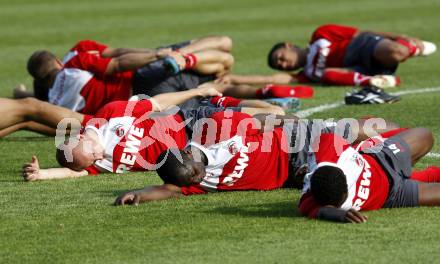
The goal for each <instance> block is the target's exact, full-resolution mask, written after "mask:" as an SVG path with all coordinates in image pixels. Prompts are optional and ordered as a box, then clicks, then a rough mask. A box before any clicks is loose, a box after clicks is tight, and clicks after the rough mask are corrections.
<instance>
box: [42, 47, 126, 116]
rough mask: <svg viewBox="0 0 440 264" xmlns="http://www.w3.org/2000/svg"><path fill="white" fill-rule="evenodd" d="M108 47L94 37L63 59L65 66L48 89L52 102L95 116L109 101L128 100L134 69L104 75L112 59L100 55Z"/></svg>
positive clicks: (72, 50) (74, 48)
mask: <svg viewBox="0 0 440 264" xmlns="http://www.w3.org/2000/svg"><path fill="white" fill-rule="evenodd" d="M106 48H107V46H105V45H103V44H100V43H97V42H95V41H92V40H83V41H80V42H78V43H77V44H76V45H75V46H74V47H73V48H72V49H71V50H70V51H69V53H67V55H66V56H65V57H64V59H63V64H64V68H63V70H62V71H61V72H59V73H58V74H57V76H56V78H55V82H54V85H53V87H52V88H51V89H50V90H49V102H50V103H52V104H55V105H60V106H63V107H66V108H69V109H71V110H73V111H77V112H80V113H83V114H90V115H93V114H95V113H96V112H97V111H98V110H99V109H101V108H102V107H103V106H104V105H105V104H107V103H109V102H112V101H117V100H128V98H129V97H130V94H131V79H132V72H131V71H126V72H121V73H116V74H114V75H112V76H105V71H106V69H107V66H108V63H109V62H110V60H111V59H110V58H103V57H101V53H102V52H103V51H104V50H105V49H106Z"/></svg>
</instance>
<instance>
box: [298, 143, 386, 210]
mask: <svg viewBox="0 0 440 264" xmlns="http://www.w3.org/2000/svg"><path fill="white" fill-rule="evenodd" d="M314 151H315V158H316V162H313V163H314V164H309V168H310V170H311V172H310V173H308V174H307V175H306V177H305V179H304V189H303V196H302V197H301V200H300V204H299V209H300V212H301V214H303V215H306V216H309V217H313V218H316V216H317V213H318V210H319V208H320V207H321V206H322V205H320V204H318V203H317V202H316V201H315V200H314V199H313V196H312V195H311V193H310V177H311V175H312V174H313V172H314V171H315V170H316V168H318V167H319V166H323V165H329V166H336V167H338V168H340V169H341V170H342V171H343V172H344V174H345V176H346V178H347V186H348V197H347V199H346V200H345V202H344V203H343V205H342V206H341V208H342V209H345V210H348V209H350V208H354V209H355V210H358V211H360V210H376V209H379V208H382V206H383V204H384V203H385V201H386V199H387V197H388V188H389V182H388V177H387V175H386V173H385V171H384V170H383V169H382V167H381V166H380V164H379V163H378V162H377V161H376V160H375V159H374V158H373V157H372V156H369V155H366V154H360V153H359V152H358V151H357V150H355V149H354V148H353V147H351V146H350V145H349V144H348V142H347V141H346V140H345V139H343V138H341V137H339V136H337V135H335V134H322V135H321V137H320V140H319V143H318V144H317V145H315V146H314Z"/></svg>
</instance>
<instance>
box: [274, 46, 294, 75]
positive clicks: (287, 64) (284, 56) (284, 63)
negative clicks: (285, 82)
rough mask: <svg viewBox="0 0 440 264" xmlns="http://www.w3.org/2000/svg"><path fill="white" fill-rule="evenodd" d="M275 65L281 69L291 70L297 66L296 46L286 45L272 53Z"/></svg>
mask: <svg viewBox="0 0 440 264" xmlns="http://www.w3.org/2000/svg"><path fill="white" fill-rule="evenodd" d="M273 56H274V59H275V65H276V67H277V68H278V69H280V70H283V71H293V70H296V69H297V68H298V56H299V54H298V50H297V48H296V47H291V46H286V47H283V48H280V49H278V50H277V51H276V52H274V54H273Z"/></svg>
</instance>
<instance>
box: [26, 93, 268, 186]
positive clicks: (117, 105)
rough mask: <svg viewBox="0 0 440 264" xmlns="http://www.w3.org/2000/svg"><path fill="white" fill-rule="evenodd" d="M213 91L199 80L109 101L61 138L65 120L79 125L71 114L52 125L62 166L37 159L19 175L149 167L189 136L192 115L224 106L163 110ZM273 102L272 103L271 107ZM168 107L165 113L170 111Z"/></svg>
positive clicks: (33, 177)
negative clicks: (45, 165) (184, 87)
mask: <svg viewBox="0 0 440 264" xmlns="http://www.w3.org/2000/svg"><path fill="white" fill-rule="evenodd" d="M213 95H219V92H218V91H217V90H216V89H215V85H213V84H203V85H201V86H200V87H199V88H197V89H191V90H188V91H182V92H179V93H167V94H160V95H157V96H154V97H152V98H151V99H148V100H140V101H115V102H111V103H109V104H107V105H106V106H105V107H103V108H102V109H101V110H100V111H99V112H98V113H97V114H96V115H95V116H94V118H92V119H90V120H88V121H87V122H85V121H84V120H83V124H85V123H86V124H85V129H84V133H82V134H80V135H79V136H78V137H76V136H74V135H71V136H70V140H68V141H66V142H63V141H64V137H65V134H63V133H61V132H64V130H63V129H65V128H66V127H67V125H68V123H69V124H70V125H73V126H74V127H79V126H81V124H80V123H79V122H75V121H76V119H70V120H66V121H67V122H68V123H67V122H64V123H62V124H59V125H58V128H59V130H58V131H57V132H59V134H61V135H58V138H61V139H60V140H61V142H60V143H61V144H60V145H59V146H58V149H57V160H58V162H59V163H60V165H61V166H63V168H53V169H44V170H43V169H42V170H40V168H39V164H38V160H37V158H36V157H33V159H32V162H31V163H28V164H25V166H24V167H23V176H24V178H25V180H28V181H33V180H46V179H60V178H68V177H80V176H86V175H91V174H98V173H100V172H115V173H123V172H126V171H145V170H151V169H154V168H155V166H154V164H155V161H156V159H157V156H158V155H159V154H160V153H161V152H162V151H164V150H166V149H168V148H170V147H173V148H183V147H184V146H185V145H186V143H187V141H188V139H190V138H191V133H192V128H193V125H194V124H195V123H196V121H197V120H199V119H201V118H206V117H209V116H211V115H212V114H214V113H217V112H221V111H224V110H225V108H224V107H217V108H215V107H210V106H201V107H199V108H197V109H191V110H187V109H178V108H172V109H170V110H169V111H164V112H163V113H155V112H160V111H162V110H166V109H167V108H169V106H172V105H175V104H178V103H180V102H182V101H184V100H186V99H188V98H191V97H195V96H202V97H205V96H213ZM271 107H273V106H271ZM228 109H230V110H231V111H241V112H243V113H248V114H252V115H254V114H260V113H266V112H267V111H266V110H265V109H262V108H260V109H258V108H250V107H240V106H238V107H231V108H228ZM170 111H171V112H170Z"/></svg>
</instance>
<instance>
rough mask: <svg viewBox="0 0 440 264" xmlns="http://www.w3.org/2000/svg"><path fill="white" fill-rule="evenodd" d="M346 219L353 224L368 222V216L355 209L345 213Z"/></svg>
mask: <svg viewBox="0 0 440 264" xmlns="http://www.w3.org/2000/svg"><path fill="white" fill-rule="evenodd" d="M345 220H347V221H348V222H350V223H353V224H361V223H365V222H367V220H368V217H367V216H365V215H363V214H361V213H360V212H359V211H356V210H355V209H350V210H348V211H347V214H346V215H345Z"/></svg>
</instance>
